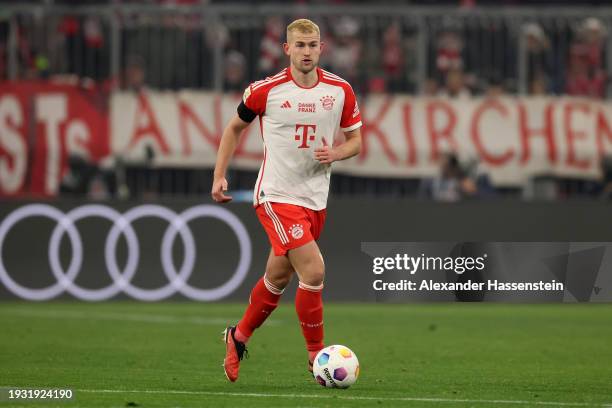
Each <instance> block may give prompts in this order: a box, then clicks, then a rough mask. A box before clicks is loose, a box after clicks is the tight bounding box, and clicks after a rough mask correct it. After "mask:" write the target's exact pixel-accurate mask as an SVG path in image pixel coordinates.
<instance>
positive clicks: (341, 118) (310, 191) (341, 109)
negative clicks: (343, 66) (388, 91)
mask: <svg viewBox="0 0 612 408" xmlns="http://www.w3.org/2000/svg"><path fill="white" fill-rule="evenodd" d="M317 74H318V81H317V83H316V84H315V85H314V86H312V87H310V88H303V87H301V86H300V85H298V84H297V83H296V82H295V81H294V80H293V79H292V77H291V70H290V69H289V68H285V69H284V70H282V71H281V72H279V73H278V74H276V75H275V76H272V77H269V78H266V79H265V80H263V81H257V82H254V83H252V84H251V85H250V86H249V87H248V88H247V89H246V90H245V92H244V96H243V103H244V105H245V106H246V107H247V108H248V110H250V111H251V112H252V113H254V114H255V115H258V116H259V124H260V127H261V135H262V138H263V144H264V160H263V162H262V164H261V168H260V169H259V176H258V177H257V183H256V184H255V190H254V194H253V204H254V205H255V206H257V205H259V204H261V203H263V202H266V201H270V202H277V203H288V204H295V205H300V206H303V207H306V208H310V209H312V210H321V209H323V208H325V207H326V205H327V196H328V193H329V180H330V175H331V165H329V164H321V163H319V162H318V161H317V160H315V158H314V150H315V148H317V147H321V146H323V145H324V144H327V145H329V146H332V145H333V142H334V135H335V134H336V132H337V130H338V127H340V129H342V130H343V131H345V132H348V131H351V130H354V129H357V128H358V127H360V126H361V114H360V112H359V107H358V106H357V100H356V98H355V93H354V92H353V89H352V88H351V86H350V85H349V83H348V82H346V81H345V80H343V79H342V78H340V77H338V76H337V75H334V74H332V73H330V72H327V71H324V70H322V69H320V68H317Z"/></svg>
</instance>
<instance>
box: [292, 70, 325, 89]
mask: <svg viewBox="0 0 612 408" xmlns="http://www.w3.org/2000/svg"><path fill="white" fill-rule="evenodd" d="M315 69H316V70H317V82H315V83H314V85H313V86H309V87H306V86H302V85H300V84H298V83H297V82H296V81H295V79H293V75H292V74H291V65H289V67H288V68H287V76H288V77H289V78H290V79H291V81H293V83H294V84H295V85H296V86H297V87H298V88H302V89H312V88H314V87H315V86H317V85H319V82H321V77H322V76H323V72H322V71H321V68H319V67H316V68H315Z"/></svg>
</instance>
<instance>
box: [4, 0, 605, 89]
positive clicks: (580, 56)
mask: <svg viewBox="0 0 612 408" xmlns="http://www.w3.org/2000/svg"><path fill="white" fill-rule="evenodd" d="M122 3H125V2H122ZM128 3H129V2H128ZM156 3H168V2H156ZM169 3H171V4H173V5H175V6H176V4H177V3H178V4H187V5H193V4H194V3H196V4H200V3H201V2H200V1H197V0H183V1H176V0H174V1H171V2H169ZM315 3H316V2H315ZM461 3H467V4H470V2H469V1H468V2H461ZM179 9H180V8H179ZM205 9H206V8H205V7H203V8H202V10H205ZM117 10H121V11H115V14H114V15H113V18H112V21H111V19H109V18H108V15H106V14H104V15H103V14H94V13H89V14H74V15H70V14H55V13H49V14H48V15H45V16H41V15H39V14H36V13H32V14H27V13H25V14H24V13H21V14H19V13H18V14H15V15H14V16H13V17H10V18H8V17H7V16H9V14H5V15H4V16H2V15H0V80H5V79H10V78H19V79H34V78H44V79H46V78H51V79H59V80H72V81H81V82H87V81H89V82H90V84H95V85H96V86H100V87H102V88H105V89H114V88H117V87H119V88H124V89H125V88H127V89H131V88H138V87H142V86H145V85H146V86H148V87H151V88H155V89H181V88H195V89H216V90H221V89H223V90H225V91H240V90H242V89H243V88H244V87H245V86H246V85H247V84H248V83H249V82H251V81H253V80H255V79H259V78H262V77H265V76H266V75H270V74H274V73H275V72H278V71H279V70H280V69H282V68H283V67H284V66H285V65H286V59H285V57H284V55H283V52H282V48H281V44H282V43H283V41H284V35H285V34H284V28H285V26H286V24H287V22H288V21H289V20H290V19H291V18H293V17H295V16H280V15H277V16H268V17H266V16H258V17H256V18H252V17H251V16H248V17H244V16H242V17H241V16H235V18H232V17H231V16H228V17H227V18H219V19H211V18H210V16H208V15H207V14H206V13H205V12H202V13H200V12H193V13H161V14H160V13H139V12H138V11H134V9H124V10H122V9H117ZM128 10H129V11H128ZM136 10H137V9H136ZM314 18H315V20H317V22H318V23H319V24H320V26H321V29H322V40H323V41H324V43H325V49H324V56H323V58H322V60H321V63H322V66H323V67H324V68H326V69H329V70H331V71H332V72H334V73H336V74H338V75H340V76H342V77H344V78H345V79H347V80H348V81H349V82H351V83H352V84H353V85H354V88H355V89H356V91H357V92H358V93H360V94H362V95H363V94H368V93H395V92H399V93H409V94H425V95H432V96H433V95H447V96H450V97H457V98H462V97H468V96H470V95H482V94H490V95H499V94H503V93H511V94H514V93H522V94H526V93H527V94H532V95H545V94H554V95H561V94H567V95H574V96H588V97H592V98H605V97H607V96H608V95H609V94H610V92H609V91H608V84H609V81H608V74H607V69H608V67H607V66H606V65H607V63H606V60H607V57H608V56H607V55H606V54H607V53H606V47H607V44H608V29H607V27H606V25H605V24H604V23H603V21H602V20H601V19H599V18H597V17H588V18H570V17H567V16H559V17H557V18H555V17H554V16H551V17H549V18H546V19H533V20H532V21H521V22H520V23H518V24H517V23H516V20H515V19H512V18H501V17H499V16H498V17H495V16H492V17H491V16H486V15H484V16H480V17H478V16H477V15H475V16H470V14H469V9H468V11H465V12H462V14H458V15H456V16H454V15H439V14H437V15H432V16H429V17H427V18H424V19H423V21H421V22H420V23H419V22H417V20H416V19H406V18H394V17H393V16H389V15H386V16H376V15H374V16H366V17H364V16H350V15H343V14H342V15H331V16H325V17H321V18H319V19H317V18H316V16H315V17H314ZM114 27H119V28H118V31H113V28H114ZM114 33H118V35H115V34H114ZM113 35H115V37H116V38H115V39H114V40H115V42H113ZM113 47H118V48H119V49H120V51H119V52H118V53H117V52H116V50H115V49H114V48H113ZM113 53H115V54H113ZM168 61H172V62H173V64H168V63H167V62H168ZM113 64H115V66H114V67H113ZM92 81H93V82H92Z"/></svg>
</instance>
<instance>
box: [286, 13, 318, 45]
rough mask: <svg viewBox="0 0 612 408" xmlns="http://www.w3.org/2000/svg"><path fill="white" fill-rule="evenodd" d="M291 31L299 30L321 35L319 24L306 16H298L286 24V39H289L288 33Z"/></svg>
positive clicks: (304, 32) (303, 32)
mask: <svg viewBox="0 0 612 408" xmlns="http://www.w3.org/2000/svg"><path fill="white" fill-rule="evenodd" d="M293 31H299V32H300V33H302V34H308V33H317V34H318V35H321V30H319V26H318V25H316V24H315V23H314V22H313V21H311V20H308V19H307V18H300V19H298V20H295V21H294V22H292V23H291V24H289V25H288V26H287V41H289V34H290V33H291V32H293Z"/></svg>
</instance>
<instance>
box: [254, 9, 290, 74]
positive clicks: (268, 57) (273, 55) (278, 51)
mask: <svg viewBox="0 0 612 408" xmlns="http://www.w3.org/2000/svg"><path fill="white" fill-rule="evenodd" d="M264 30H265V31H264V34H263V38H262V40H261V45H260V47H259V72H260V74H261V75H263V76H269V75H271V74H274V73H276V72H278V71H280V70H281V69H282V67H281V64H284V61H285V60H284V58H283V49H282V48H281V45H282V43H283V35H284V33H285V23H284V22H283V20H282V19H281V18H280V17H278V16H272V17H268V19H267V20H266V25H265V29H264Z"/></svg>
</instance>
